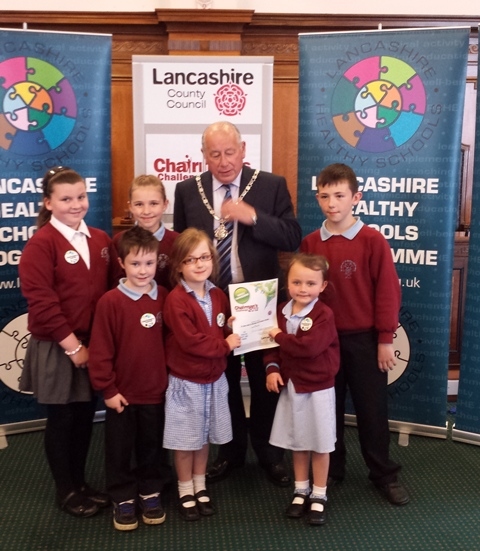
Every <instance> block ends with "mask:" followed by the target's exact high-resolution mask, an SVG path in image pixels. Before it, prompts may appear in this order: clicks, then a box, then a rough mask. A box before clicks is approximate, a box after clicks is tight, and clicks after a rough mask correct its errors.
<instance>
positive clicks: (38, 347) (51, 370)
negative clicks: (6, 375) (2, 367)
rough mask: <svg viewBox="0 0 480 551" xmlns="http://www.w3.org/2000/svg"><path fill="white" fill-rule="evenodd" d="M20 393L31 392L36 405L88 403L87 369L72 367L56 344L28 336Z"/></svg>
mask: <svg viewBox="0 0 480 551" xmlns="http://www.w3.org/2000/svg"><path fill="white" fill-rule="evenodd" d="M20 390H23V391H24V392H33V395H34V396H35V398H36V399H37V401H38V403H39V404H68V403H70V402H89V401H90V400H91V399H92V397H93V392H92V387H91V385H90V380H89V378H88V371H87V369H82V368H79V367H75V365H74V364H73V362H72V361H71V360H70V358H69V357H68V356H67V355H66V354H65V352H64V351H63V348H62V347H61V346H59V345H58V344H57V343H56V342H49V341H39V340H37V339H34V338H33V337H30V340H29V341H28V345H27V351H26V353H25V360H24V362H23V371H22V376H21V378H20Z"/></svg>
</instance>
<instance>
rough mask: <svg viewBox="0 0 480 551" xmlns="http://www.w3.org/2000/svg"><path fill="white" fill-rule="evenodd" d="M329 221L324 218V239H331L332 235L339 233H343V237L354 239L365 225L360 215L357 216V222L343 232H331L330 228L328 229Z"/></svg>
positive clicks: (321, 229) (322, 232)
mask: <svg viewBox="0 0 480 551" xmlns="http://www.w3.org/2000/svg"><path fill="white" fill-rule="evenodd" d="M326 223H327V221H326V220H324V221H323V224H322V225H321V227H320V237H321V239H322V241H326V240H327V239H330V237H335V236H338V235H341V236H342V237H345V239H348V240H350V241H351V240H352V239H353V238H354V237H356V236H357V234H358V232H359V231H360V230H361V229H362V228H363V226H364V225H365V224H364V223H363V222H362V221H361V220H360V217H358V218H357V221H356V222H355V224H353V226H350V227H349V228H348V230H346V231H344V232H343V233H340V234H338V233H330V232H329V231H328V230H327V225H326Z"/></svg>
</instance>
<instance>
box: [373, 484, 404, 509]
mask: <svg viewBox="0 0 480 551" xmlns="http://www.w3.org/2000/svg"><path fill="white" fill-rule="evenodd" d="M377 488H378V489H379V490H380V492H381V493H382V494H383V495H384V496H385V497H386V498H387V499H388V501H389V502H390V503H391V504H392V505H406V504H407V503H408V502H409V501H410V497H409V495H408V492H407V490H406V489H405V487H404V486H403V485H402V484H400V482H390V483H389V484H383V485H381V486H377Z"/></svg>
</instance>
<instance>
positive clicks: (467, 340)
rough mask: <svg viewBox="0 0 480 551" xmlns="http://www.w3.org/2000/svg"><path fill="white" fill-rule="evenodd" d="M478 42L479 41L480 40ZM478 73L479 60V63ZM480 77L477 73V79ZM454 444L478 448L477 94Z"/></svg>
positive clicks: (479, 158) (479, 217)
mask: <svg viewBox="0 0 480 551" xmlns="http://www.w3.org/2000/svg"><path fill="white" fill-rule="evenodd" d="M479 42H480V38H479ZM478 66H479V69H480V58H479V63H478ZM479 74H480V71H478V73H477V75H479ZM452 438H453V440H458V441H460V442H467V443H470V444H479V445H480V94H479V93H478V92H477V117H476V127H475V162H474V168H473V193H472V221H471V233H470V240H469V250H468V274H467V294H466V298H465V316H464V319H463V341H462V350H461V362H460V380H459V384H458V397H457V415H456V419H455V427H454V428H453V431H452Z"/></svg>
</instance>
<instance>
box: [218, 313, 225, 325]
mask: <svg viewBox="0 0 480 551" xmlns="http://www.w3.org/2000/svg"><path fill="white" fill-rule="evenodd" d="M217 325H218V327H223V326H224V325H225V314H224V313H223V312H220V314H218V316H217Z"/></svg>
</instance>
